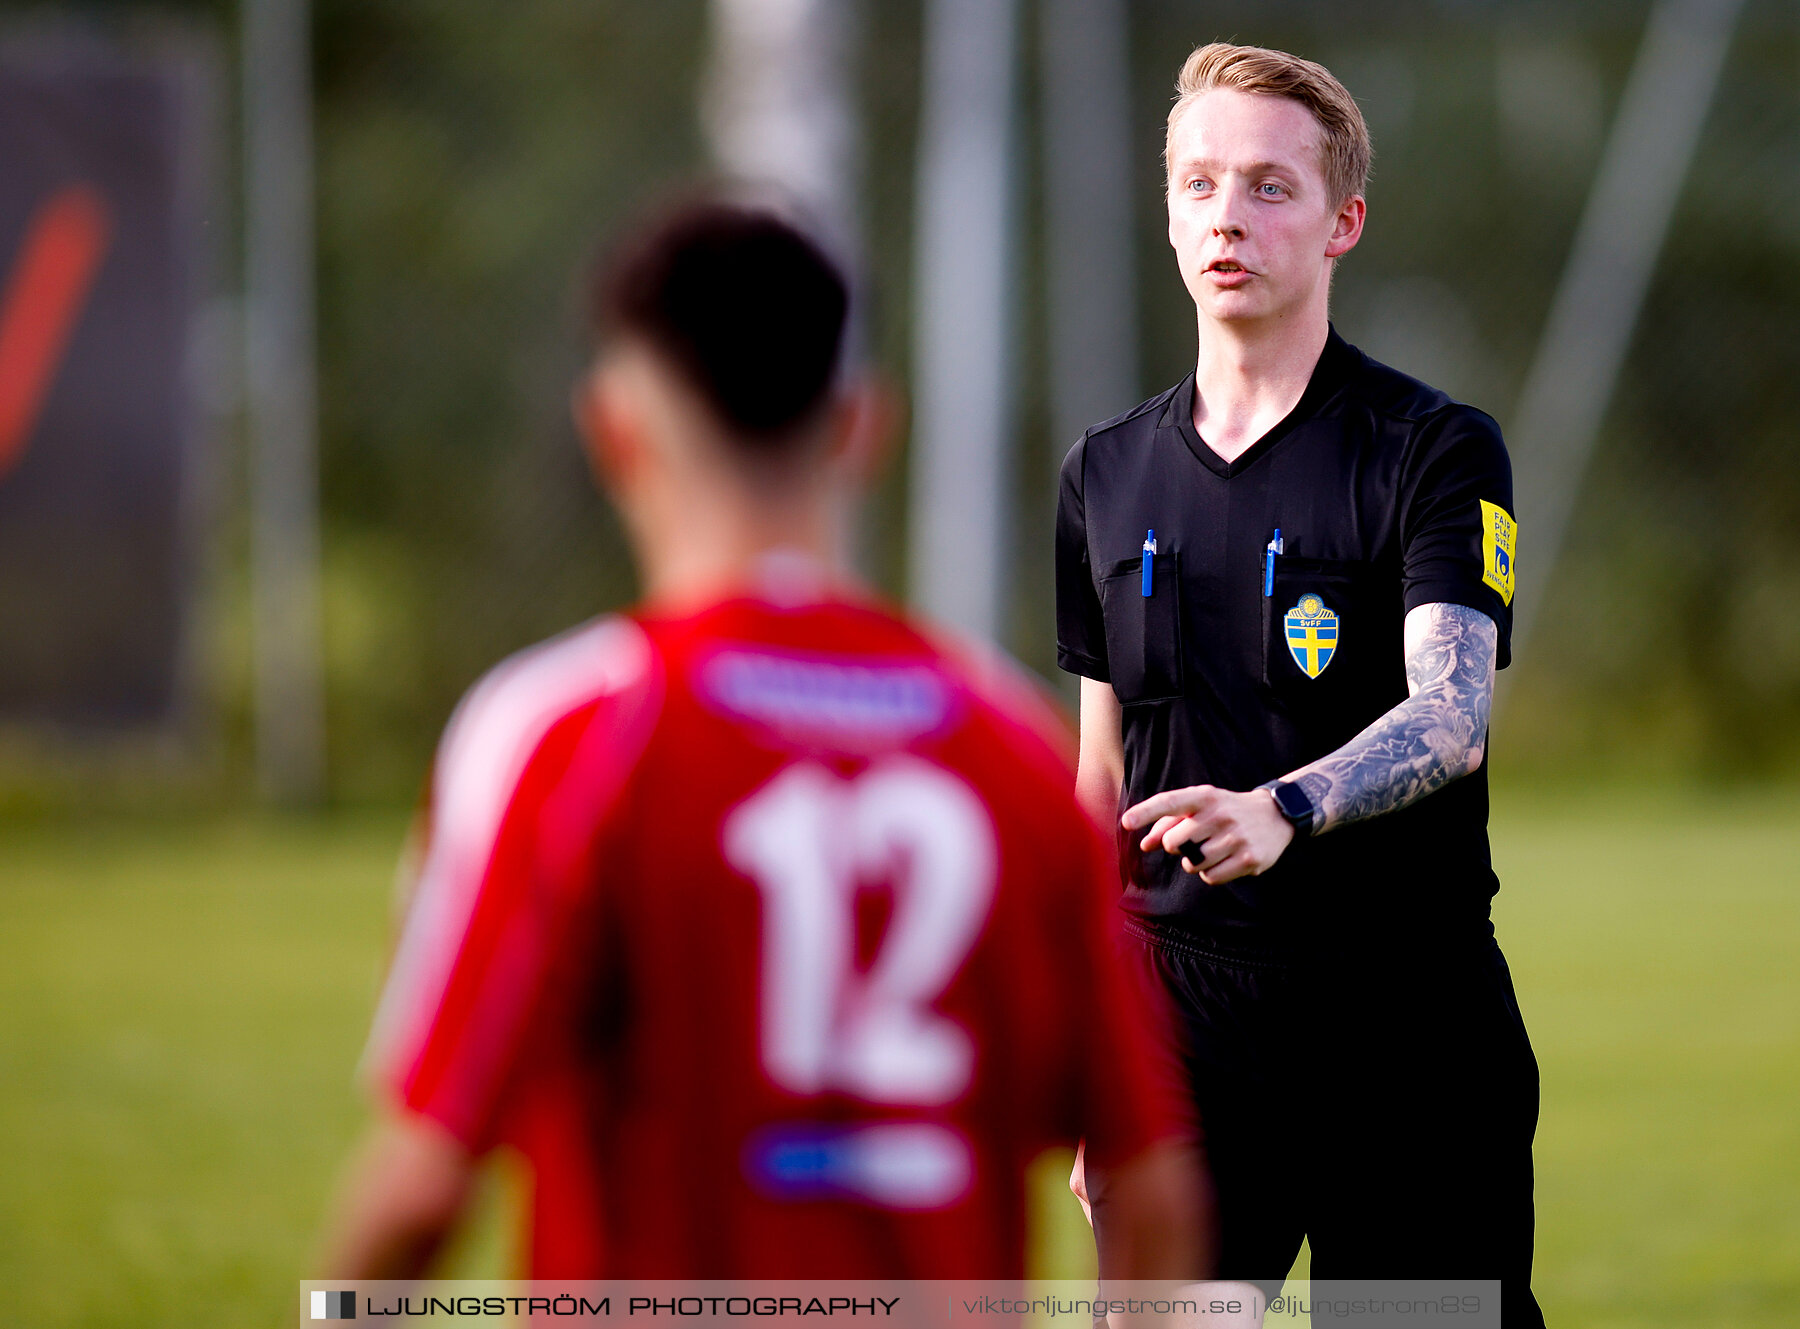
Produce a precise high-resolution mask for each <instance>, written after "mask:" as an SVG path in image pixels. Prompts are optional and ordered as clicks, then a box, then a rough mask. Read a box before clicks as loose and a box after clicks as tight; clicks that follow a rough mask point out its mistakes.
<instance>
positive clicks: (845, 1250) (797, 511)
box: [323, 201, 1206, 1278]
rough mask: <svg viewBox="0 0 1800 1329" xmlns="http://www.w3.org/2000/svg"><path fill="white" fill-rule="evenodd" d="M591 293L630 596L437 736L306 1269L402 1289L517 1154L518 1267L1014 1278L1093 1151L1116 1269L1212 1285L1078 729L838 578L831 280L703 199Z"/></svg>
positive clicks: (839, 481) (590, 417) (842, 425)
mask: <svg viewBox="0 0 1800 1329" xmlns="http://www.w3.org/2000/svg"><path fill="white" fill-rule="evenodd" d="M597 291H598V295H597V299H596V306H597V309H596V313H597V322H598V331H599V333H600V347H601V350H600V354H599V356H598V358H597V360H596V363H595V366H594V368H593V370H592V371H591V372H590V373H589V374H588V375H587V376H586V377H585V378H584V379H583V381H582V382H581V383H580V385H579V386H578V388H577V392H576V413H577V416H578V419H579V422H580V425H581V429H582V433H583V435H584V437H585V439H586V441H587V443H588V445H589V449H590V452H591V455H592V457H593V460H594V462H595V465H596V469H597V471H598V473H599V474H600V475H601V477H602V479H603V481H604V484H605V486H606V488H607V489H608V490H609V491H610V493H611V494H612V496H613V498H614V499H615V501H616V502H617V504H618V506H619V508H620V510H621V512H622V513H623V514H624V517H625V520H626V523H627V526H628V529H629V533H630V536H631V539H632V543H633V546H634V549H635V552H636V555H637V558H638V561H639V566H640V568H641V571H642V573H643V582H644V589H645V598H644V600H643V603H642V604H641V605H640V606H639V607H638V608H637V609H636V610H634V611H633V612H631V613H630V614H628V615H623V616H619V617H609V618H603V619H601V620H598V621H596V622H594V623H592V624H590V625H588V626H586V627H582V628H578V629H576V630H574V631H572V632H570V633H568V634H566V635H564V636H562V637H559V638H556V639H555V640H552V641H550V642H547V643H545V644H543V645H541V646H537V647H534V648H532V649H530V650H527V651H525V652H523V653H521V654H520V655H517V656H515V657H513V658H512V659H510V660H508V661H506V662H505V663H503V664H502V665H500V666H499V667H498V668H497V669H495V670H494V671H493V672H492V673H490V674H489V675H488V676H487V677H486V678H484V679H483V680H482V681H481V682H480V683H479V684H477V685H476V687H475V688H474V689H473V690H472V691H471V692H470V693H469V694H468V696H467V698H466V699H465V700H464V701H463V703H462V705H461V706H460V708H459V709H458V710H457V712H456V715H455V717H454V718H453V719H452V721H451V723H450V726H449V729H448V731H447V733H446V734H445V737H444V740H443V744H442V747H441V749H440V752H439V756H438V759H437V765H436V769H435V774H434V778H433V786H432V797H431V804H430V811H429V823H428V831H427V835H426V841H425V847H424V851H423V855H422V866H421V868H420V870H419V872H418V878H417V883H416V886H415V887H414V890H413V895H412V900H411V904H410V909H409V913H408V917H407V920H406V923H405V927H404V930H403V932H402V935H401V939H400V942H399V946H398V950H397V952H396V954H395V957H394V961H393V966H392V971H391V974H390V976H389V978H388V981H387V986H386V990H385V992H384V994H383V997H382V1000H381V1004H380V1009H379V1012H378V1014H377V1016H376V1020H375V1028H374V1032H373V1035H372V1037H371V1040H370V1045H369V1049H368V1052H367V1054H366V1058H365V1071H366V1073H367V1074H368V1075H369V1076H370V1077H371V1078H372V1080H373V1082H374V1084H375V1085H376V1086H377V1088H378V1091H379V1094H380V1096H381V1098H382V1101H383V1111H382V1116H381V1119H380V1121H379V1122H378V1123H377V1125H376V1127H375V1129H374V1131H373V1134H372V1137H371V1139H370V1140H369V1142H368V1143H367V1144H366V1146H365V1147H364V1150H363V1152H362V1154H361V1156H360V1158H359V1160H358V1161H357V1163H356V1165H355V1166H354V1168H353V1170H352V1176H351V1180H350V1183H349V1185H348V1187H347V1189H346V1193H345V1196H344V1198H343V1200H342V1201H341V1203H340V1206H339V1209H338V1212H337V1214H336V1217H335V1220H334V1222H333V1225H332V1228H331V1231H330V1233H329V1237H328V1246H327V1253H326V1256H325V1259H324V1261H323V1263H324V1265H325V1271H326V1272H327V1273H328V1274H329V1275H331V1276H334V1277H346V1278H349V1277H362V1278H381V1277H401V1276H407V1275H411V1274H416V1273H417V1272H419V1271H420V1270H421V1269H422V1268H423V1267H424V1266H425V1264H426V1263H427V1261H428V1260H429V1258H430V1256H431V1253H432V1251H433V1249H434V1248H435V1247H436V1246H437V1244H438V1243H439V1241H440V1240H441V1238H442V1237H443V1236H444V1235H445V1233H446V1232H447V1231H448V1229H449V1228H450V1226H451V1225H452V1224H453V1223H454V1221H455V1219H456V1217H457V1215H458V1212H459V1210H460V1209H461V1207H462V1205H463V1202H464V1198H465V1196H466V1195H467V1193H468V1189H469V1181H470V1178H471V1175H472V1170H473V1169H474V1167H475V1165H476V1163H477V1161H478V1159H479V1158H480V1157H481V1155H482V1154H483V1153H484V1152H485V1151H487V1150H488V1149H490V1148H492V1147H494V1146H496V1145H501V1144H505V1145H509V1146H511V1147H512V1148H513V1149H514V1150H516V1151H517V1153H518V1154H520V1155H522V1157H523V1158H524V1160H525V1161H526V1163H527V1164H528V1167H529V1171H530V1175H531V1201H530V1220H529V1221H530V1231H529V1241H528V1249H529V1252H530V1266H531V1267H530V1273H531V1274H532V1275H533V1276H535V1277H562V1278H596V1277H646V1278H651V1277H676V1278H681V1277H686V1278H742V1277H893V1278H951V1277H1019V1276H1022V1274H1023V1250H1024V1243H1025V1224H1026V1214H1025V1188H1024V1174H1025V1170H1026V1167H1027V1165H1028V1163H1029V1162H1030V1161H1031V1160H1032V1159H1033V1158H1034V1156H1036V1155H1037V1154H1038V1153H1039V1152H1041V1151H1042V1150H1043V1149H1044V1148H1046V1147H1048V1146H1051V1145H1053V1144H1056V1143H1058V1142H1067V1143H1073V1142H1074V1141H1075V1140H1076V1139H1077V1138H1078V1137H1080V1136H1083V1135H1085V1136H1086V1138H1087V1142H1088V1143H1087V1148H1088V1150H1089V1151H1090V1153H1092V1154H1095V1155H1101V1154H1104V1155H1105V1156H1107V1157H1108V1158H1110V1159H1111V1160H1113V1163H1114V1166H1115V1167H1116V1168H1117V1169H1118V1171H1117V1173H1116V1175H1117V1178H1118V1179H1117V1180H1116V1181H1115V1182H1114V1183H1113V1184H1114V1186H1115V1190H1114V1192H1113V1193H1112V1195H1113V1198H1112V1203H1113V1205H1114V1206H1115V1209H1116V1210H1117V1211H1119V1212H1120V1214H1121V1216H1122V1218H1123V1223H1122V1224H1121V1227H1122V1229H1123V1230H1124V1231H1126V1232H1127V1234H1128V1236H1127V1239H1126V1240H1124V1241H1123V1242H1121V1243H1120V1245H1119V1247H1118V1249H1117V1265H1116V1267H1115V1268H1112V1269H1109V1270H1107V1271H1106V1272H1107V1273H1108V1274H1109V1276H1113V1275H1116V1276H1120V1277H1157V1278H1190V1277H1193V1276H1196V1275H1198V1274H1201V1273H1204V1272H1206V1271H1205V1270H1203V1269H1201V1268H1198V1267H1196V1265H1197V1264H1198V1263H1199V1261H1200V1258H1201V1257H1200V1255H1199V1251H1200V1243H1199V1240H1198V1237H1197V1231H1196V1223H1195V1217H1194V1216H1195V1213H1196V1209H1197V1205H1196V1200H1195V1195H1196V1191H1195V1186H1194V1176H1193V1174H1192V1172H1191V1171H1190V1165H1189V1164H1188V1162H1187V1158H1186V1155H1185V1154H1184V1153H1183V1151H1182V1149H1181V1147H1180V1146H1179V1145H1178V1144H1176V1143H1175V1141H1176V1140H1177V1139H1178V1138H1180V1136H1181V1135H1182V1132H1181V1130H1180V1128H1179V1124H1178V1123H1177V1122H1176V1121H1175V1119H1174V1118H1173V1115H1172V1114H1173V1112H1174V1110H1175V1109H1173V1108H1172V1107H1171V1106H1170V1104H1171V1102H1172V1097H1171V1095H1169V1094H1168V1093H1166V1092H1165V1091H1164V1090H1163V1088H1162V1087H1161V1083H1160V1080H1159V1077H1158V1076H1157V1075H1156V1074H1155V1073H1154V1071H1153V1069H1152V1066H1151V1063H1150V1056H1151V1053H1150V1052H1149V1050H1148V1047H1147V1043H1146V1039H1145V1036H1144V1033H1143V1031H1142V1029H1141V1025H1140V1020H1141V1017H1140V1016H1138V1015H1136V1014H1135V1013H1134V1011H1135V1009H1136V1008H1135V1003H1134V1002H1133V1001H1132V1000H1131V999H1130V997H1129V996H1128V995H1127V992H1126V989H1125V988H1124V986H1123V985H1122V980H1121V977H1120V974H1119V973H1118V972H1117V971H1116V969H1115V962H1114V959H1113V953H1112V947H1111V945H1110V942H1109V940H1107V939H1108V938H1110V937H1111V935H1112V929H1113V926H1114V925H1113V922H1112V920H1113V918H1114V916H1115V914H1116V911H1115V910H1114V909H1113V907H1112V900H1111V898H1110V896H1111V894H1112V892H1113V890H1115V889H1116V887H1113V886H1111V885H1109V883H1111V882H1112V880H1113V878H1114V875H1115V872H1114V867H1113V864H1112V861H1111V851H1110V849H1109V848H1108V847H1107V845H1106V844H1105V842H1104V840H1103V838H1102V837H1101V835H1100V834H1099V833H1098V832H1097V831H1096V829H1095V828H1094V827H1093V825H1092V824H1091V823H1090V822H1089V821H1088V819H1087V818H1086V817H1085V816H1084V815H1082V814H1081V813H1080V812H1079V811H1078V810H1077V805H1076V803H1075V801H1074V798H1073V795H1072V794H1071V792H1070V791H1071V788H1072V786H1073V779H1072V774H1071V753H1070V750H1069V749H1070V745H1069V743H1068V742H1067V740H1066V737H1065V731H1064V729H1063V727H1062V725H1061V724H1060V722H1059V721H1058V719H1057V718H1056V717H1055V715H1054V714H1053V713H1052V712H1051V711H1050V710H1049V709H1048V708H1047V707H1046V706H1045V705H1044V704H1043V703H1042V702H1041V701H1040V699H1039V698H1038V696H1037V695H1036V693H1035V691H1034V689H1033V688H1032V687H1031V686H1029V685H1027V684H1026V683H1024V682H1022V681H1021V679H1020V676H1018V675H1017V674H1015V673H1014V672H1013V671H1012V668H1011V667H1010V666H1008V665H1006V664H1004V663H1002V662H1000V661H998V660H996V659H995V658H993V657H991V656H989V655H987V654H984V653H982V652H980V651H975V650H972V649H970V648H967V647H964V646H962V645H959V644H954V643H949V642H946V641H945V640H943V639H941V638H939V637H937V636H936V635H934V634H933V633H931V632H929V631H927V630H924V629H922V628H920V627H918V626H915V625H914V624H911V623H909V622H908V621H907V620H905V619H904V618H902V617H900V616H899V615H897V614H895V613H894V612H893V611H891V610H889V609H886V608H883V607H882V606H881V605H879V604H877V603H875V602H874V601H873V600H871V599H870V598H868V596H867V595H865V594H864V593H863V592H861V591H859V590H857V589H856V588H855V587H854V586H852V585H851V584H850V583H849V582H848V581H847V580H846V578H845V577H844V576H843V574H842V573H841V572H840V571H839V570H838V569H837V568H836V566H835V565H834V562H833V558H832V553H831V551H832V549H833V548H834V546H835V544H836V543H837V542H836V539H835V534H834V532H835V514H836V512H837V509H838V506H839V502H840V499H841V497H842V495H843V493H844V492H845V490H846V489H847V488H848V486H847V484H846V477H848V476H850V475H852V474H853V473H854V472H856V471H857V470H858V469H859V467H861V466H863V465H864V463H865V462H866V457H867V454H868V452H869V451H870V448H869V446H868V445H869V443H870V439H871V436H872V434H873V433H874V432H875V431H874V430H873V428H872V426H871V423H870V422H871V420H872V419H873V417H874V415H875V412H874V411H872V409H871V398H870V396H869V394H868V393H866V392H864V391H860V390H855V389H850V388H846V387H845V386H843V383H842V381H841V380H842V376H841V374H840V372H839V368H838V362H839V359H840V351H841V341H842V338H843V330H844V322H845V311H846V304H847V293H846V285H845V283H844V281H843V279H842V277H841V275H840V274H839V273H838V271H837V270H836V269H835V268H834V267H833V265H832V264H831V263H830V261H829V260H827V259H826V258H825V257H824V255H823V254H822V253H821V251H820V250H819V249H818V248H817V247H816V246H815V245H814V244H812V243H811V242H810V241H809V240H808V239H807V238H805V237H804V236H803V235H802V234H801V233H800V232H799V231H797V230H796V229H794V228H793V227H792V226H790V225H789V224H787V223H786V222H784V221H782V220H780V219H778V218H777V217H776V216H775V215H773V214H772V213H769V212H767V211H764V210H760V209H757V208H751V207H747V206H743V205H738V204H733V203H728V202H723V201H710V202H702V203H694V204H689V205H688V206H686V207H685V208H683V209H681V210H679V211H677V212H675V213H673V214H670V215H669V216H666V217H665V218H664V219H663V220H662V221H661V223H659V224H658V225H656V226H654V227H652V228H650V229H648V230H647V231H646V232H645V233H644V234H643V235H641V236H640V237H639V239H638V240H637V242H636V243H635V244H633V245H632V246H631V247H630V248H628V249H626V250H625V251H624V252H623V253H622V255H621V256H620V257H618V258H617V259H616V260H615V262H614V263H613V265H612V266H611V268H610V270H609V272H608V274H607V275H606V276H605V278H604V279H603V280H602V281H601V282H600V283H599V284H598V286H597Z"/></svg>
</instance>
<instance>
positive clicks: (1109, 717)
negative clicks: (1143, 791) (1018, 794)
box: [1075, 678, 1125, 828]
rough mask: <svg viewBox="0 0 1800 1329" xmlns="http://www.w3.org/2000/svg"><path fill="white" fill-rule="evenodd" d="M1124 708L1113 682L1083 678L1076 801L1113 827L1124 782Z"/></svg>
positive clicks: (1098, 820) (1097, 822)
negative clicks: (1120, 703) (1113, 687)
mask: <svg viewBox="0 0 1800 1329" xmlns="http://www.w3.org/2000/svg"><path fill="white" fill-rule="evenodd" d="M1122 720H1123V715H1122V708H1121V707H1120V705H1119V697H1118V694H1117V693H1115V692H1114V691H1113V690H1112V684H1111V683H1102V682H1100V681H1098V680H1097V679H1092V678H1083V679H1082V680H1081V748H1080V754H1079V756H1078V757H1077V758H1076V762H1075V801H1076V802H1078V803H1080V804H1081V806H1082V809H1083V811H1085V812H1086V813H1087V814H1088V816H1090V817H1092V818H1093V819H1094V824H1095V825H1097V826H1101V827H1104V828H1110V827H1111V826H1112V824H1113V818H1114V817H1115V816H1117V815H1118V811H1119V789H1120V788H1121V787H1122V786H1123V785H1124V783H1125V739H1124V730H1123V728H1122V723H1121V722H1122Z"/></svg>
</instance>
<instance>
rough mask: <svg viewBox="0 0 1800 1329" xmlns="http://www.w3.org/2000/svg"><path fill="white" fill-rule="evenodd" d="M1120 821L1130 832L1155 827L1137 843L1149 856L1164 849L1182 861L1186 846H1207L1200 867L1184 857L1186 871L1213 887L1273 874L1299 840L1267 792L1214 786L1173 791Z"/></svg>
mask: <svg viewBox="0 0 1800 1329" xmlns="http://www.w3.org/2000/svg"><path fill="white" fill-rule="evenodd" d="M1119 821H1120V824H1121V825H1123V826H1124V827H1125V829H1126V830H1128V831H1141V830H1143V829H1144V828H1145V827H1146V826H1148V827H1149V828H1150V829H1149V830H1148V831H1147V832H1146V833H1145V835H1144V837H1143V839H1141V840H1139V841H1138V848H1139V849H1142V850H1143V851H1144V852H1145V853H1149V852H1150V851H1151V850H1153V849H1157V848H1161V849H1163V850H1164V851H1165V852H1167V853H1171V854H1174V855H1176V856H1177V857H1180V856H1181V851H1182V848H1183V847H1184V846H1186V845H1192V844H1199V845H1203V846H1204V847H1205V857H1204V858H1202V859H1201V860H1200V863H1199V865H1198V866H1196V865H1195V864H1194V863H1192V862H1191V861H1189V860H1188V859H1187V858H1182V860H1181V870H1182V871H1183V872H1192V873H1195V874H1196V875H1198V876H1199V878H1200V880H1201V881H1203V882H1205V883H1206V884H1207V885H1209V886H1219V885H1223V884H1224V883H1225V882H1228V881H1236V880H1237V879H1238V878H1239V877H1254V876H1255V875H1256V874H1257V873H1259V872H1266V871H1268V870H1269V868H1271V867H1272V866H1274V863H1275V860H1276V859H1278V858H1280V857H1281V854H1282V851H1283V850H1284V849H1286V848H1287V847H1288V844H1289V842H1290V841H1291V840H1293V838H1294V828H1293V825H1292V824H1291V823H1290V822H1289V821H1288V819H1287V818H1286V817H1284V816H1282V815H1281V809H1280V808H1278V807H1276V806H1275V799H1274V797H1273V796H1272V795H1271V794H1270V793H1269V791H1268V790H1266V789H1252V790H1250V791H1249V792H1248V793H1243V794H1238V793H1233V792H1232V791H1231V790H1229V789H1220V788H1218V787H1217V786H1215V785H1210V784H1197V785H1192V786H1190V787H1188V788H1186V789H1169V790H1165V791H1164V792H1162V793H1160V794H1155V795H1152V796H1151V797H1149V798H1146V799H1145V800H1144V801H1143V802H1142V803H1137V804H1134V805H1132V806H1131V807H1129V808H1127V809H1126V810H1125V815H1124V816H1123V817H1121V818H1120V819H1119Z"/></svg>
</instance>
